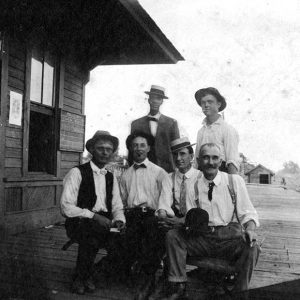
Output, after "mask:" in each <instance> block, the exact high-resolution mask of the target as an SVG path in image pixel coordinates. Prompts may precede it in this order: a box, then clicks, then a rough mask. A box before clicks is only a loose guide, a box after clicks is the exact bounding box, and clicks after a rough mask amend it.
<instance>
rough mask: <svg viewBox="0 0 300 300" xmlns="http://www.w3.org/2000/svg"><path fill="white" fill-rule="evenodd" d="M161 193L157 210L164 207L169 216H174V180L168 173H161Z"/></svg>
mask: <svg viewBox="0 0 300 300" xmlns="http://www.w3.org/2000/svg"><path fill="white" fill-rule="evenodd" d="M161 178H162V179H161V185H162V186H161V193H160V196H159V200H158V208H157V211H158V210H160V209H163V210H165V211H166V212H167V215H168V217H174V216H175V214H174V211H173V209H172V204H173V195H172V180H171V178H170V176H169V175H168V174H167V173H162V175H161Z"/></svg>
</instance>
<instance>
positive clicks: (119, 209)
mask: <svg viewBox="0 0 300 300" xmlns="http://www.w3.org/2000/svg"><path fill="white" fill-rule="evenodd" d="M112 215H113V221H123V222H124V223H125V216H124V207H123V202H122V199H121V196H120V190H119V184H118V180H117V178H116V176H114V185H113V198H112Z"/></svg>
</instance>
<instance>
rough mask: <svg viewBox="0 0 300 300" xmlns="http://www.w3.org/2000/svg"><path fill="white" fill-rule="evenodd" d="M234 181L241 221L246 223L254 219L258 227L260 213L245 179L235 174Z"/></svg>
mask: <svg viewBox="0 0 300 300" xmlns="http://www.w3.org/2000/svg"><path fill="white" fill-rule="evenodd" d="M234 181H235V182H236V184H235V188H236V194H237V213H238V217H239V220H240V222H241V223H242V224H245V223H247V222H248V221H250V220H253V221H254V222H255V224H256V227H258V226H259V220H258V214H257V211H256V209H255V208H254V206H253V204H252V202H251V200H250V197H249V194H248V191H247V187H246V184H245V182H244V179H243V178H242V177H240V176H234Z"/></svg>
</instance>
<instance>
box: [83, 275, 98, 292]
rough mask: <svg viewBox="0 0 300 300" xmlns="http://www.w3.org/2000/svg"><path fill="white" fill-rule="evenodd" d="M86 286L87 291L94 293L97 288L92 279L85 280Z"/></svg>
mask: <svg viewBox="0 0 300 300" xmlns="http://www.w3.org/2000/svg"><path fill="white" fill-rule="evenodd" d="M84 287H85V291H86V292H88V293H94V292H95V290H96V287H95V285H94V283H93V281H92V279H90V278H89V279H86V280H85V281H84Z"/></svg>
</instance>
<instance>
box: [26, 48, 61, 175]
mask: <svg viewBox="0 0 300 300" xmlns="http://www.w3.org/2000/svg"><path fill="white" fill-rule="evenodd" d="M54 70H55V64H54V58H53V56H51V55H50V54H49V53H48V52H45V51H38V50H33V52H32V57H31V75H30V122H29V145H28V171H29V172H42V173H48V174H54V159H55V134H54V133H55V117H54V106H55V100H54V94H55V93H54V87H55V86H54Z"/></svg>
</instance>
